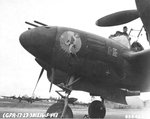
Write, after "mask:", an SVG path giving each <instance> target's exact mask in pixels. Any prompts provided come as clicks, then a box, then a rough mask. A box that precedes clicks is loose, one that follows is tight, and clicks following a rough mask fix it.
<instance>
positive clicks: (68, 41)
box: [60, 31, 82, 54]
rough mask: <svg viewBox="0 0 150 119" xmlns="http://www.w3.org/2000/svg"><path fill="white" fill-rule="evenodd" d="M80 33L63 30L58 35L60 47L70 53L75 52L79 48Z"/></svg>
mask: <svg viewBox="0 0 150 119" xmlns="http://www.w3.org/2000/svg"><path fill="white" fill-rule="evenodd" d="M81 45H82V43H81V38H80V35H79V34H78V33H76V32H73V31H65V32H63V33H62V35H61V36H60V46H61V48H62V49H63V50H64V51H65V52H67V53H70V54H76V53H77V52H78V51H79V50H80V48H81Z"/></svg>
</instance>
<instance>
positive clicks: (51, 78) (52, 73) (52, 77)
mask: <svg viewBox="0 0 150 119" xmlns="http://www.w3.org/2000/svg"><path fill="white" fill-rule="evenodd" d="M54 73H55V72H54V68H52V69H51V75H50V77H49V81H51V84H50V88H49V92H51V89H52V85H53V82H54Z"/></svg>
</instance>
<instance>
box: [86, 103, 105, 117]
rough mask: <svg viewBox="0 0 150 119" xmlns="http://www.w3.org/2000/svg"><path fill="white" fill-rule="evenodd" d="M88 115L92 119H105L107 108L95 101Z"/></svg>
mask: <svg viewBox="0 0 150 119" xmlns="http://www.w3.org/2000/svg"><path fill="white" fill-rule="evenodd" d="M88 114H89V117H90V118H104V117H105V114H106V108H105V106H104V104H103V103H102V102H100V101H98V100H95V101H93V102H92V103H91V104H90V105H89V108H88Z"/></svg>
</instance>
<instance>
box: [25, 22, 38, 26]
mask: <svg viewBox="0 0 150 119" xmlns="http://www.w3.org/2000/svg"><path fill="white" fill-rule="evenodd" d="M25 23H26V24H28V25H31V26H34V27H39V26H38V25H35V24H32V23H30V22H27V21H26V22H25Z"/></svg>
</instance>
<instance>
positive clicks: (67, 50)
mask: <svg viewBox="0 0 150 119" xmlns="http://www.w3.org/2000/svg"><path fill="white" fill-rule="evenodd" d="M135 3H136V6H137V10H127V11H121V12H117V13H113V14H110V15H107V16H105V17H103V18H101V19H99V20H98V21H97V22H96V24H97V25H98V26H114V25H120V24H124V23H127V22H130V21H132V20H134V19H136V18H138V17H139V18H140V19H141V20H142V22H143V26H144V29H145V31H146V34H147V40H148V41H150V39H149V35H150V15H149V12H150V1H149V0H135ZM35 22H36V23H37V24H38V25H35V24H32V23H29V22H26V23H27V24H30V25H32V26H34V27H36V28H30V29H29V30H27V31H25V32H24V33H22V34H21V35H20V38H19V40H20V43H21V45H22V46H23V47H24V48H25V49H26V50H27V51H28V52H29V53H31V54H32V55H33V56H35V59H36V61H37V62H38V64H39V65H40V66H41V67H42V70H41V73H40V76H39V78H38V81H37V84H38V82H39V80H40V77H41V76H42V74H43V71H44V70H46V71H47V77H48V80H49V81H50V82H51V84H50V91H51V88H52V84H55V85H57V86H59V87H60V88H61V89H62V90H63V91H65V93H66V95H65V100H64V103H56V104H54V105H52V106H51V107H49V109H48V110H47V114H50V115H49V117H63V118H72V117H73V113H72V111H71V108H70V107H69V106H68V99H69V95H70V93H71V91H72V90H81V91H86V92H89V93H90V95H91V96H101V99H102V100H101V101H99V100H96V101H93V102H92V103H91V104H90V105H89V108H88V115H89V117H90V118H104V117H105V114H106V109H105V106H104V99H107V100H110V101H114V102H118V103H123V104H126V100H125V97H126V96H133V95H139V94H140V92H146V91H149V90H150V89H149V85H150V80H149V76H150V63H149V61H150V49H148V50H142V51H138V52H135V51H133V50H131V49H130V48H128V47H127V46H126V45H125V44H124V43H121V42H117V41H116V40H115V39H118V40H122V41H127V40H128V39H127V38H126V37H125V36H123V35H122V36H119V37H117V38H114V39H108V38H103V37H101V36H98V35H95V34H91V33H87V32H84V31H80V30H76V29H72V28H66V27H55V26H48V25H46V24H43V23H40V22H38V21H35ZM39 25H40V26H39ZM137 46H138V45H137ZM135 47H136V45H135ZM37 84H36V86H37Z"/></svg>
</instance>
